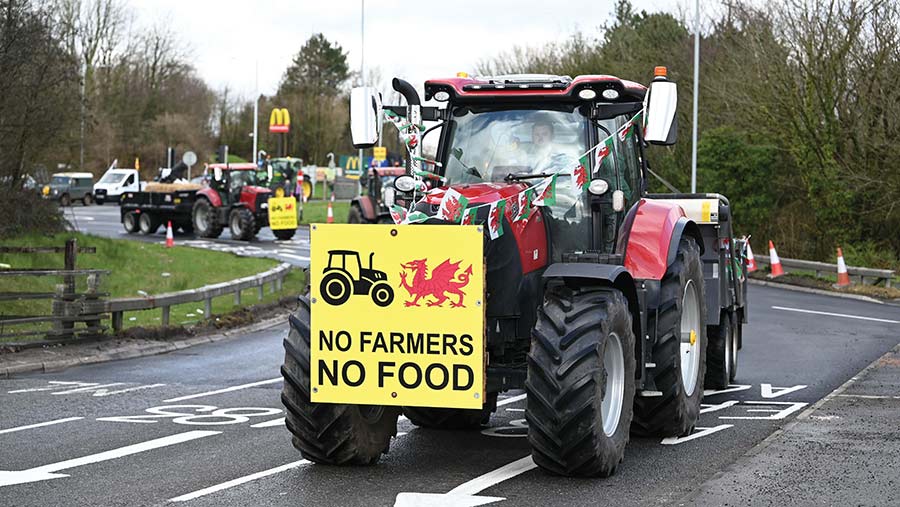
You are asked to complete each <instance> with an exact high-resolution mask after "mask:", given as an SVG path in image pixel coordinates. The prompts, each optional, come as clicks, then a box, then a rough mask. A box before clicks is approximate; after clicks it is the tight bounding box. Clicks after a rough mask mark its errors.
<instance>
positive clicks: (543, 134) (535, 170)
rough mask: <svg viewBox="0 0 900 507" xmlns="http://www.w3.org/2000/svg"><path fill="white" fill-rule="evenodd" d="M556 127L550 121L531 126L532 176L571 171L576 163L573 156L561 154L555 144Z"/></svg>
mask: <svg viewBox="0 0 900 507" xmlns="http://www.w3.org/2000/svg"><path fill="white" fill-rule="evenodd" d="M553 137H554V127H553V122H552V121H550V120H549V119H543V118H542V119H539V120H537V121H535V122H534V124H533V125H532V126H531V145H532V152H531V154H530V156H529V158H530V159H531V161H532V174H543V173H547V174H550V173H553V172H556V171H562V170H565V169H569V168H570V167H571V166H573V165H574V163H575V161H574V160H573V159H572V157H571V156H569V155H567V154H565V153H560V152H559V150H558V149H554V148H558V147H557V146H556V145H555V143H554V142H553Z"/></svg>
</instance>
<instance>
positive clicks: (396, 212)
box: [391, 204, 406, 224]
mask: <svg viewBox="0 0 900 507" xmlns="http://www.w3.org/2000/svg"><path fill="white" fill-rule="evenodd" d="M391 219H393V220H394V223H395V224H402V223H403V221H404V220H406V209H404V208H403V207H401V206H397V205H396V204H394V205H393V206H391Z"/></svg>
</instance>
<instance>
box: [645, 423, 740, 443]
mask: <svg viewBox="0 0 900 507" xmlns="http://www.w3.org/2000/svg"><path fill="white" fill-rule="evenodd" d="M731 427H734V425H733V424H720V425H718V426H713V427H712V428H701V427H699V426H698V427H697V428H696V429H697V430H699V431H697V432H696V433H691V434H690V435H688V436H686V437H668V438H664V439H662V442H660V443H661V444H662V445H678V444H683V443H685V442H690V441H691V440H696V439H698V438H702V437H706V436H709V435H712V434H713V433H718V432H720V431H722V430H727V429H728V428H731Z"/></svg>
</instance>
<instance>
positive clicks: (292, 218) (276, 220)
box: [269, 197, 297, 230]
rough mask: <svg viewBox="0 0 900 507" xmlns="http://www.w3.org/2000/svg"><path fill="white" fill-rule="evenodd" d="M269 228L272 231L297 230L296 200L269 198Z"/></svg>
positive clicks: (290, 198)
mask: <svg viewBox="0 0 900 507" xmlns="http://www.w3.org/2000/svg"><path fill="white" fill-rule="evenodd" d="M269 228H271V229H272V230H283V229H296V228H297V199H294V198H293V197H270V198H269Z"/></svg>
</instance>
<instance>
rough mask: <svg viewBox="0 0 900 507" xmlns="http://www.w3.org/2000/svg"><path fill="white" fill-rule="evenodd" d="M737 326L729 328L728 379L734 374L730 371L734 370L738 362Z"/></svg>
mask: <svg viewBox="0 0 900 507" xmlns="http://www.w3.org/2000/svg"><path fill="white" fill-rule="evenodd" d="M738 329H740V328H739V327H738V326H735V327H733V328H732V329H731V356H730V357H731V368H730V369H729V370H728V380H729V381H730V380H731V378H732V377H733V376H734V375H733V373H732V372H734V371H735V368H736V367H737V364H738V337H739V336H740V335H739V334H738Z"/></svg>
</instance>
